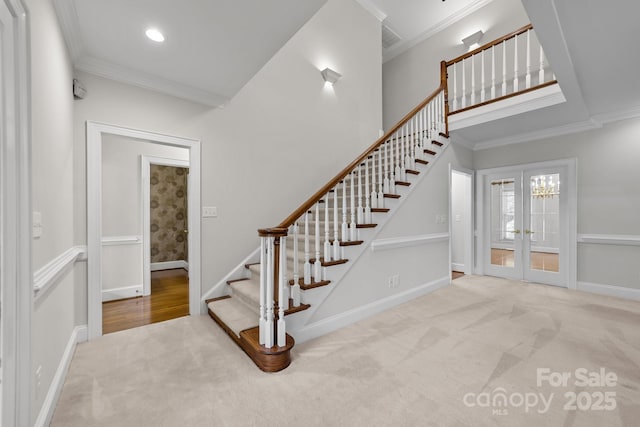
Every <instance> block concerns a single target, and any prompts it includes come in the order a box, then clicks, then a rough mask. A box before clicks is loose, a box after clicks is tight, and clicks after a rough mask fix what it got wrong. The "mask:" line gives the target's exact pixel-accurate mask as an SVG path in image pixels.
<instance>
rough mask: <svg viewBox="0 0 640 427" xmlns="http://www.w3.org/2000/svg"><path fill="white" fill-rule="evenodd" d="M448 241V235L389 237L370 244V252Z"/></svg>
mask: <svg viewBox="0 0 640 427" xmlns="http://www.w3.org/2000/svg"><path fill="white" fill-rule="evenodd" d="M447 241H449V233H432V234H416V235H413V236H401V237H390V238H387V239H376V240H374V241H373V242H371V251H373V252H378V251H386V250H389V249H398V248H406V247H408V246H419V245H426V244H428V243H440V242H447Z"/></svg>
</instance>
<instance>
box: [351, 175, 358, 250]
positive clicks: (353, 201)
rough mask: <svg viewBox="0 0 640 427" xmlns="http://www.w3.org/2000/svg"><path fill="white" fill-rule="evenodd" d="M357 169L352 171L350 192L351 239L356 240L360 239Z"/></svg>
mask: <svg viewBox="0 0 640 427" xmlns="http://www.w3.org/2000/svg"><path fill="white" fill-rule="evenodd" d="M355 174H356V172H355V170H353V171H351V176H350V178H351V194H350V196H351V197H350V199H351V200H350V201H351V209H350V210H349V211H350V212H351V223H350V224H349V241H352V242H353V241H355V240H358V233H357V230H356V196H355V194H356V191H355V190H356V189H355V180H356V178H355Z"/></svg>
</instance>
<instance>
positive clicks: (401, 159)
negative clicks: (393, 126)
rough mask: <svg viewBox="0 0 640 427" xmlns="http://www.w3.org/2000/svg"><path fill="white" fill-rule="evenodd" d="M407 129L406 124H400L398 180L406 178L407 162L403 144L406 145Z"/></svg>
mask: <svg viewBox="0 0 640 427" xmlns="http://www.w3.org/2000/svg"><path fill="white" fill-rule="evenodd" d="M408 133H409V130H408V127H407V125H404V126H402V139H401V140H400V153H399V154H400V157H399V158H398V164H399V165H400V180H401V181H406V180H407V162H406V158H405V146H406V145H407V139H408V137H409V135H408Z"/></svg>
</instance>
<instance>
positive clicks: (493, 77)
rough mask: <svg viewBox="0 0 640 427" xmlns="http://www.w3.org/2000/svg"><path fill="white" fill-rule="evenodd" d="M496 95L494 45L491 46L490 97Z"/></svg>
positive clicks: (492, 97) (493, 97)
mask: <svg viewBox="0 0 640 427" xmlns="http://www.w3.org/2000/svg"><path fill="white" fill-rule="evenodd" d="M495 97H496V47H495V46H491V99H495Z"/></svg>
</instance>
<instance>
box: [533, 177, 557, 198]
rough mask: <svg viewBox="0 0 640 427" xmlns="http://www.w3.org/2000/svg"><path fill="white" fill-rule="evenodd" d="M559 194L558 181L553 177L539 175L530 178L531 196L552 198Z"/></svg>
mask: <svg viewBox="0 0 640 427" xmlns="http://www.w3.org/2000/svg"><path fill="white" fill-rule="evenodd" d="M559 194H560V181H559V180H558V179H557V178H556V181H554V180H553V175H540V176H535V177H531V196H533V197H537V198H540V199H542V198H547V197H553V196H557V195H559Z"/></svg>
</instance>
